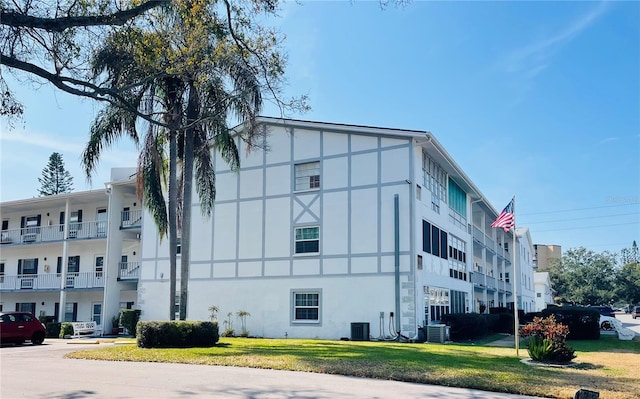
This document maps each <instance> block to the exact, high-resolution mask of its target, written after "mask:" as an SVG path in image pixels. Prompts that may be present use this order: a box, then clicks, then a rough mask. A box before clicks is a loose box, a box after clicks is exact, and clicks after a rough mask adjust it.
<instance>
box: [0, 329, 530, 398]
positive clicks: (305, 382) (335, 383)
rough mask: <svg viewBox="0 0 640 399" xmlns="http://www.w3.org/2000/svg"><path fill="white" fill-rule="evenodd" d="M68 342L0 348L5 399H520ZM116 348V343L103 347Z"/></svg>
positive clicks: (1, 392)
mask: <svg viewBox="0 0 640 399" xmlns="http://www.w3.org/2000/svg"><path fill="white" fill-rule="evenodd" d="M67 342H68V341H65V340H52V339H49V340H47V341H45V344H44V345H42V346H32V345H30V344H25V345H22V346H18V347H12V346H6V347H2V348H0V378H1V381H2V383H1V385H0V397H2V398H3V399H4V398H11V399H13V398H31V399H44V398H47V399H63V398H64V399H81V398H96V399H97V398H118V399H120V398H122V399H124V398H135V399H140V398H158V399H159V398H193V399H196V398H198V399H199V398H233V399H240V398H243V399H290V398H304V399H311V398H318V399H325V398H326V399H336V398H341V399H342V398H356V399H360V398H361V399H373V398H380V399H382V398H389V399H399V398H402V399H408V398H416V399H417V398H444V399H453V398H456V399H471V398H473V399H509V398H511V399H515V398H521V399H524V398H531V397H529V396H520V395H508V394H500V393H494V392H485V391H477V390H469V389H460V388H448V387H441V386H433V385H421V384H410V383H403V382H396V381H382V380H369V379H362V378H352V377H344V376H335V375H325V374H313V373H301V372H293V371H278V370H260V369H250V368H236V367H218V366H199V365H183V364H167V363H133V362H104V361H93V360H75V359H64V358H63V356H64V354H65V353H67V352H70V351H73V350H79V349H86V348H91V347H97V346H98V345H95V344H73V345H69V344H68V343H67ZM99 345H112V344H99Z"/></svg>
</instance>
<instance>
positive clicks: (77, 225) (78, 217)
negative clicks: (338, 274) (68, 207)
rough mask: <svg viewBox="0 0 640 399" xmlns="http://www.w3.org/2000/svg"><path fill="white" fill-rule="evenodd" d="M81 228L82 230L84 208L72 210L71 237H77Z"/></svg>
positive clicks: (70, 221)
mask: <svg viewBox="0 0 640 399" xmlns="http://www.w3.org/2000/svg"><path fill="white" fill-rule="evenodd" d="M79 230H82V210H78V211H75V212H71V217H70V218H69V238H76V237H77V234H78V231H79Z"/></svg>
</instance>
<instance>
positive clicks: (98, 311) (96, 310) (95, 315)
mask: <svg viewBox="0 0 640 399" xmlns="http://www.w3.org/2000/svg"><path fill="white" fill-rule="evenodd" d="M91 321H95V322H96V324H97V325H102V304H101V303H94V304H92V305H91Z"/></svg>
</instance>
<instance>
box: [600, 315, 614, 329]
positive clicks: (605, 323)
mask: <svg viewBox="0 0 640 399" xmlns="http://www.w3.org/2000/svg"><path fill="white" fill-rule="evenodd" d="M614 320H615V317H609V316H602V315H600V329H601V330H604V331H611V330H613V329H614V328H615V327H614V325H613V324H614Z"/></svg>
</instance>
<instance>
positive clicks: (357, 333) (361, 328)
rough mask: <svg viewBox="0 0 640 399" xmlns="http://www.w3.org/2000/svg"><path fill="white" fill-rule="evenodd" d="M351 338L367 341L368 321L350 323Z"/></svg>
mask: <svg viewBox="0 0 640 399" xmlns="http://www.w3.org/2000/svg"><path fill="white" fill-rule="evenodd" d="M351 340H352V341H368V340H369V323H351Z"/></svg>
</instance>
